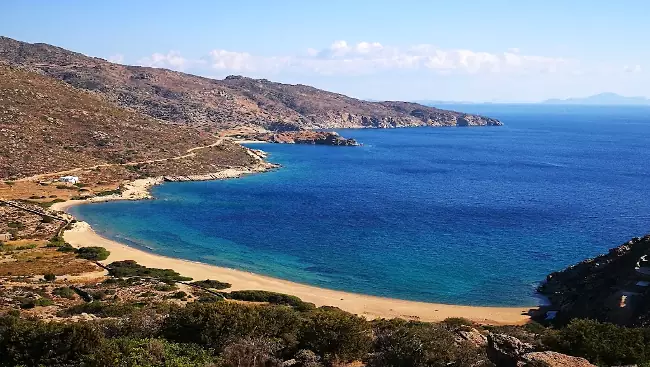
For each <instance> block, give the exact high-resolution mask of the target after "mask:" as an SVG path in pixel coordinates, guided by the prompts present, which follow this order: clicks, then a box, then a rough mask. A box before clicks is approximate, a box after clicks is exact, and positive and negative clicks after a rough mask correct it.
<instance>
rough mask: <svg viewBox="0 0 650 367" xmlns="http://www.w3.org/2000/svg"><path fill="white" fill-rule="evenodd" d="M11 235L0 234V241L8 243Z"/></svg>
mask: <svg viewBox="0 0 650 367" xmlns="http://www.w3.org/2000/svg"><path fill="white" fill-rule="evenodd" d="M11 237H12V236H11V233H0V241H10V240H11Z"/></svg>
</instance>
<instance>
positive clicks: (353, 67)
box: [139, 40, 640, 75]
mask: <svg viewBox="0 0 650 367" xmlns="http://www.w3.org/2000/svg"><path fill="white" fill-rule="evenodd" d="M139 63H140V64H142V65H145V66H152V67H162V68H169V69H175V70H180V71H183V70H187V69H191V68H194V67H197V66H201V67H209V68H210V69H212V70H216V71H218V73H220V74H225V73H247V74H253V75H255V74H257V75H260V74H269V73H278V72H284V73H294V74H320V75H368V74H375V73H379V72H383V71H391V70H421V71H428V72H433V73H438V74H495V73H502V74H512V75H522V74H547V73H562V72H566V73H572V74H579V73H581V72H584V71H585V70H587V69H586V66H585V65H582V64H581V63H580V62H579V61H577V60H572V59H566V58H562V57H552V56H538V55H525V54H522V53H521V52H520V50H519V49H516V48H510V49H508V50H506V51H503V52H484V51H475V50H466V49H443V48H439V47H436V46H434V45H431V44H420V45H413V46H408V47H395V46H389V45H383V44H381V43H379V42H359V43H356V44H350V43H348V42H347V41H344V40H339V41H335V42H333V43H332V44H331V45H330V46H328V47H325V48H322V49H315V48H309V49H307V50H306V52H304V53H302V54H294V55H285V56H261V55H255V54H251V53H248V52H237V51H231V50H223V49H214V50H212V51H210V52H209V53H208V54H207V55H206V56H205V57H203V58H201V59H196V60H191V59H186V58H184V57H183V56H182V55H180V53H178V52H175V51H170V52H168V53H167V54H162V53H155V54H153V55H151V56H149V57H146V58H143V59H141V60H140V61H139ZM628 69H629V70H628ZM626 70H628V71H630V72H638V71H640V66H638V65H636V66H632V67H626Z"/></svg>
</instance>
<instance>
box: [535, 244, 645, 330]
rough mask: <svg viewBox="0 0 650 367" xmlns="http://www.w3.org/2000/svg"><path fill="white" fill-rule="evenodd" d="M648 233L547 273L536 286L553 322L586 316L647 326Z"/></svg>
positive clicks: (622, 323)
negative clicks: (542, 281)
mask: <svg viewBox="0 0 650 367" xmlns="http://www.w3.org/2000/svg"><path fill="white" fill-rule="evenodd" d="M648 254H650V235H648V236H645V237H643V238H634V239H632V240H630V241H629V242H627V243H625V244H623V245H621V246H618V247H615V248H613V249H611V250H609V252H608V253H607V254H603V255H600V256H598V257H595V258H593V259H588V260H585V261H583V262H580V263H578V264H576V265H573V266H570V267H568V268H567V269H565V270H562V271H559V272H555V273H552V274H550V275H549V276H548V277H547V279H546V282H545V283H544V284H542V285H541V286H540V287H539V292H540V293H541V294H543V295H545V296H546V297H547V298H548V299H549V301H550V303H551V305H550V306H549V307H548V309H549V310H552V311H558V313H557V316H556V322H558V323H566V322H568V321H569V320H571V319H575V318H588V319H595V320H599V321H607V322H613V323H616V324H621V325H639V326H648V325H650V259H649V258H648Z"/></svg>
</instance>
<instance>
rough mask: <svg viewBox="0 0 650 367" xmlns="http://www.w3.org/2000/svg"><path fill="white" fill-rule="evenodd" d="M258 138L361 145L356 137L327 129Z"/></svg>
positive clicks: (258, 138)
mask: <svg viewBox="0 0 650 367" xmlns="http://www.w3.org/2000/svg"><path fill="white" fill-rule="evenodd" d="M254 139H256V140H263V141H268V142H271V143H280V144H316V145H345V146H356V145H359V143H357V141H356V140H354V139H347V138H344V137H342V136H341V135H339V134H338V133H336V132H326V131H307V130H305V131H290V132H283V133H268V134H260V135H256V136H255V137H254Z"/></svg>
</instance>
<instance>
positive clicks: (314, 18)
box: [0, 0, 650, 102]
mask: <svg viewBox="0 0 650 367" xmlns="http://www.w3.org/2000/svg"><path fill="white" fill-rule="evenodd" d="M649 14H650V2H647V1H642V0H638V1H635V0H627V1H625V0H621V1H604V0H591V1H586V0H572V1H556V0H547V1H535V0H531V1H506V0H492V1H487V0H485V1H483V0H475V1H464V2H461V1H433V0H430V1H425V0H421V1H408V0H401V1H382V0H375V1H365V0H356V1H355V0H347V1H339V0H330V1H306V0H305V1H293V0H286V1H280V0H278V1H271V0H268V1H246V0H240V1H216V0H215V1H184V2H180V1H161V0H159V1H148V0H139V1H120V0H114V1H104V2H92V1H81V0H79V1H74V0H61V1H45V0H42V1H29V0H23V1H18V0H5V1H3V4H2V12H1V13H0V35H4V36H7V37H11V38H15V39H18V40H21V41H26V42H45V43H50V44H54V45H57V46H61V47H64V48H67V49H71V50H74V51H78V52H82V53H84V54H87V55H91V56H97V57H102V58H106V59H110V60H112V61H116V62H121V63H125V64H138V65H147V66H153V67H165V68H170V69H175V70H180V71H184V72H188V73H192V74H200V75H204V76H209V77H215V78H222V77H224V76H226V75H230V74H241V75H246V76H251V77H259V78H267V79H270V80H275V81H281V82H287V83H301V84H309V85H314V86H316V87H319V88H324V89H328V90H332V91H336V92H341V93H345V94H348V95H351V96H355V97H360V98H371V99H403V100H421V99H433V100H456V101H501V102H508V101H519V102H524V101H537V100H542V99H546V98H556V97H559V98H566V97H574V96H586V95H589V94H595V93H600V92H616V93H620V94H623V95H629V96H636V95H641V96H647V97H650V61H648V60H650V48H649V47H647V44H648V39H650V22H648V17H649Z"/></svg>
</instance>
